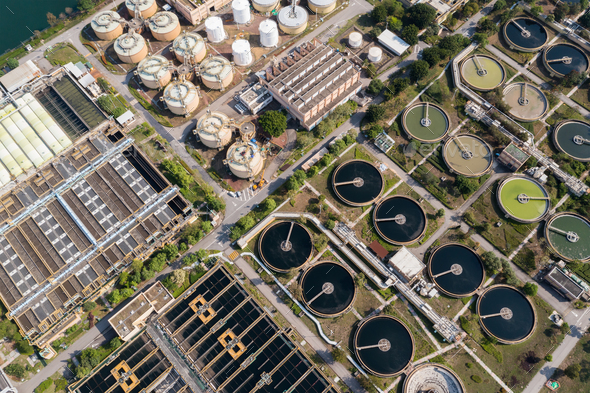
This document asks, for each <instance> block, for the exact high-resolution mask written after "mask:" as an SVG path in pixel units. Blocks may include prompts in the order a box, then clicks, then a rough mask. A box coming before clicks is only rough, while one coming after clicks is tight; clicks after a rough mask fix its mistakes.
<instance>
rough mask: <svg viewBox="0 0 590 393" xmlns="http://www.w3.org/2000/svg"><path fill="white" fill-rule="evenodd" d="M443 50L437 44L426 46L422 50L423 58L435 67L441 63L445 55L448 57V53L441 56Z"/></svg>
mask: <svg viewBox="0 0 590 393" xmlns="http://www.w3.org/2000/svg"><path fill="white" fill-rule="evenodd" d="M441 52H442V50H441V49H440V48H439V47H437V46H433V47H430V48H425V49H424V50H423V51H422V59H423V60H424V61H426V62H427V63H428V65H429V66H430V67H434V66H435V65H437V64H438V63H440V61H441V60H442V58H443V57H446V55H445V56H441Z"/></svg>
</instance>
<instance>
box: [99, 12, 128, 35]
mask: <svg viewBox="0 0 590 393" xmlns="http://www.w3.org/2000/svg"><path fill="white" fill-rule="evenodd" d="M118 20H122V18H121V16H120V15H119V14H118V13H116V12H115V11H104V12H100V13H98V14H97V15H96V16H95V17H94V18H92V22H91V26H92V30H93V31H94V34H96V36H97V37H98V38H99V39H101V40H103V41H112V40H114V39H115V38H117V37H118V36H120V35H121V34H123V25H122V24H121V23H119V22H118Z"/></svg>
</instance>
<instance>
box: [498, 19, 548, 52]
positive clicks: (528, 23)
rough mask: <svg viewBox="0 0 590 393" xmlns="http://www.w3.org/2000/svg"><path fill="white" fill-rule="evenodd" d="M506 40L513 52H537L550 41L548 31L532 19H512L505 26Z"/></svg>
mask: <svg viewBox="0 0 590 393" xmlns="http://www.w3.org/2000/svg"><path fill="white" fill-rule="evenodd" d="M503 31H504V38H505V39H506V42H507V43H508V46H509V47H510V49H512V50H517V51H519V52H536V51H538V50H540V49H541V48H543V47H544V46H545V44H546V43H547V41H548V40H549V34H547V29H545V27H544V26H543V25H542V24H541V23H539V22H537V21H536V20H534V19H532V18H525V17H519V18H514V19H510V20H509V21H508V22H506V24H505V25H504V29H503Z"/></svg>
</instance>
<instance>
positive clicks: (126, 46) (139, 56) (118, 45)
mask: <svg viewBox="0 0 590 393" xmlns="http://www.w3.org/2000/svg"><path fill="white" fill-rule="evenodd" d="M114 48H115V53H116V54H117V56H118V57H119V60H121V61H122V62H123V63H130V64H132V63H139V62H140V61H141V60H143V58H144V57H146V56H147V54H148V47H147V45H146V42H145V40H144V39H143V37H142V36H141V35H139V34H138V33H136V32H135V31H130V32H128V33H127V34H123V35H122V36H119V38H117V39H116V40H115V44H114Z"/></svg>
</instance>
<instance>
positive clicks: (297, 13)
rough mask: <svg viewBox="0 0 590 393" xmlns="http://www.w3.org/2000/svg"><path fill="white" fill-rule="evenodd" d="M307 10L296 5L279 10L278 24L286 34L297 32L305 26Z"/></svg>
mask: <svg viewBox="0 0 590 393" xmlns="http://www.w3.org/2000/svg"><path fill="white" fill-rule="evenodd" d="M307 18H308V14H307V11H305V9H304V8H303V7H300V6H298V5H296V6H294V7H293V6H289V7H285V8H283V9H281V11H279V26H280V27H281V30H283V31H284V32H285V33H286V34H291V35H295V34H299V33H301V32H302V31H304V30H305V29H306V28H307Z"/></svg>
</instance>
